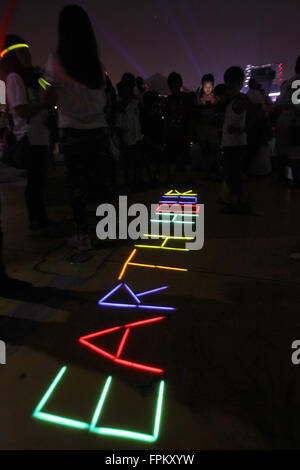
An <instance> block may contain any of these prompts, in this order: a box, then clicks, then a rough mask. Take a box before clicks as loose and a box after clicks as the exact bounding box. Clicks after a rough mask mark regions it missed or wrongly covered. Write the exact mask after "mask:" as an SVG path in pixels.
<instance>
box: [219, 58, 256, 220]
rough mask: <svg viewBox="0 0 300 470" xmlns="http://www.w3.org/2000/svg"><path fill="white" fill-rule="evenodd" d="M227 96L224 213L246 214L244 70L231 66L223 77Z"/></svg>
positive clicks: (224, 148) (224, 149)
mask: <svg viewBox="0 0 300 470" xmlns="http://www.w3.org/2000/svg"><path fill="white" fill-rule="evenodd" d="M224 82H225V86H226V93H227V97H228V104H227V107H226V111H225V121H224V125H223V135H222V147H223V159H224V176H225V181H226V183H227V186H228V189H229V194H230V203H229V204H228V205H226V206H225V207H224V209H223V210H222V212H224V213H235V214H241V213H247V212H249V210H250V209H249V207H248V206H247V205H246V204H244V203H243V201H242V195H243V167H244V159H245V156H246V150H247V133H246V114H247V107H248V100H247V98H246V96H245V95H243V94H242V93H241V88H242V87H243V83H244V72H243V69H242V68H241V67H230V68H229V69H227V70H226V72H225V74H224Z"/></svg>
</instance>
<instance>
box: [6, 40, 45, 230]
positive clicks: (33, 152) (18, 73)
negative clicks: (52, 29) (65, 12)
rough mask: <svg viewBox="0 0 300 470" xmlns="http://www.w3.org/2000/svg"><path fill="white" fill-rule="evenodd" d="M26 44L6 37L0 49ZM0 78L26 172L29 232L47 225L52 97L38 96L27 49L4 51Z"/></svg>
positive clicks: (36, 74)
mask: <svg viewBox="0 0 300 470" xmlns="http://www.w3.org/2000/svg"><path fill="white" fill-rule="evenodd" d="M17 44H26V41H25V40H24V39H22V38H21V37H19V36H15V35H8V36H7V37H6V40H5V44H4V48H5V49H6V48H8V47H10V46H13V45H17ZM0 68H1V77H2V79H3V80H4V81H5V82H6V96H7V106H8V110H9V112H10V114H11V117H12V121H13V129H12V132H13V135H14V137H15V140H16V141H17V142H18V148H19V152H20V153H21V154H22V160H23V162H24V167H25V168H26V170H27V186H26V189H25V201H26V206H27V211H28V218H29V223H30V229H31V230H39V229H41V228H45V227H47V226H48V225H49V220H48V217H47V213H46V208H45V188H46V179H47V160H48V145H49V130H48V128H47V126H46V121H47V118H48V117H49V112H48V108H49V106H50V105H53V104H54V96H53V95H51V94H50V93H49V94H48V95H45V94H42V95H41V87H40V85H39V83H38V78H39V75H38V73H37V72H36V70H35V69H34V68H33V66H32V61H31V54H30V50H29V48H28V47H20V48H16V49H14V50H11V51H9V52H7V53H6V54H5V55H4V57H3V59H2V60H1V65H0Z"/></svg>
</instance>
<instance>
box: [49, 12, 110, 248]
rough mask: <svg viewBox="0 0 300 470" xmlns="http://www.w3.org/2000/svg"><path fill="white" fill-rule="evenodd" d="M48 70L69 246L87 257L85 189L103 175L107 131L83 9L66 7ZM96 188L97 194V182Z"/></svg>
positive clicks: (100, 79)
mask: <svg viewBox="0 0 300 470" xmlns="http://www.w3.org/2000/svg"><path fill="white" fill-rule="evenodd" d="M46 70H47V75H46V78H47V80H49V81H50V82H51V83H52V84H53V85H54V86H55V89H56V92H57V97H58V98H57V105H58V126H59V128H60V129H61V133H62V149H63V154H64V159H65V165H66V170H67V177H68V182H69V187H70V193H71V204H72V209H73V216H74V221H75V226H76V233H75V235H74V236H73V237H72V238H71V239H70V240H69V246H71V247H72V248H76V249H78V250H80V251H87V250H90V249H91V242H90V238H89V233H88V214H87V201H88V188H89V186H90V185H91V182H94V183H95V181H96V182H97V178H99V176H101V173H102V172H103V170H102V169H101V166H102V164H103V161H104V160H105V159H106V158H107V155H108V152H109V131H108V124H107V119H106V115H105V106H106V93H105V87H106V79H105V73H104V69H103V66H102V64H101V62H100V60H99V56H98V47H97V41H96V38H95V34H94V31H93V28H92V25H91V22H90V19H89V17H88V15H87V13H86V12H85V11H84V10H83V9H82V8H81V7H79V6H77V5H69V6H66V7H64V8H63V9H62V11H61V13H60V17H59V24H58V46H57V49H56V52H55V53H52V54H51V55H50V56H49V59H48V63H47V66H46ZM97 183H98V188H99V186H100V184H99V179H98V182H97ZM99 189H100V188H99Z"/></svg>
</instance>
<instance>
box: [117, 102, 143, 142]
mask: <svg viewBox="0 0 300 470" xmlns="http://www.w3.org/2000/svg"><path fill="white" fill-rule="evenodd" d="M116 127H117V128H118V129H121V132H122V137H123V141H124V145H126V146H127V145H135V144H136V143H137V142H139V141H140V140H142V130H141V122H140V110H139V101H138V99H137V98H134V99H132V100H131V101H130V102H129V103H128V105H127V106H126V109H125V111H124V112H120V111H118V112H117V116H116Z"/></svg>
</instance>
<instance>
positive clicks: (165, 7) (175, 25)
mask: <svg viewBox="0 0 300 470" xmlns="http://www.w3.org/2000/svg"><path fill="white" fill-rule="evenodd" d="M159 3H160V5H161V7H162V9H163V10H164V12H165V14H166V16H167V18H168V19H169V20H170V22H171V25H172V27H173V29H174V31H175V33H176V35H177V37H178V39H179V41H180V43H181V44H182V47H183V48H184V50H185V52H186V54H187V56H188V58H189V60H190V62H191V64H192V66H193V67H194V69H195V71H196V73H197V75H198V77H199V78H201V76H202V72H201V70H200V68H199V65H198V61H197V59H196V57H195V56H194V54H193V52H192V50H191V48H190V45H189V43H188V41H187V40H186V39H185V37H184V35H183V32H182V30H181V28H180V27H179V24H178V22H177V21H176V18H175V16H174V15H173V13H172V11H171V9H170V8H169V6H168V4H167V2H166V0H159Z"/></svg>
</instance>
